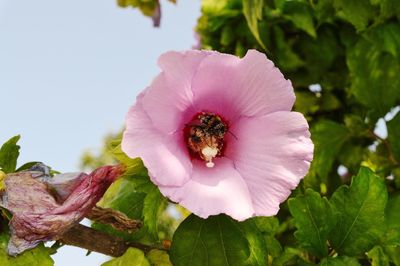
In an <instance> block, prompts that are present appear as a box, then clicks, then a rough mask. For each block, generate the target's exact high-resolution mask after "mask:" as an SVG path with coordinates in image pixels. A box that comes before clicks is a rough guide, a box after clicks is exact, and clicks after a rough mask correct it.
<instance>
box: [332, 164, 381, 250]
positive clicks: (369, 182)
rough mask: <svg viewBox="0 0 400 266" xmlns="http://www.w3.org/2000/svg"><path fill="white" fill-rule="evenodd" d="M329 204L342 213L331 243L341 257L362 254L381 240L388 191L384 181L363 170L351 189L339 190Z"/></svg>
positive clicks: (353, 181)
mask: <svg viewBox="0 0 400 266" xmlns="http://www.w3.org/2000/svg"><path fill="white" fill-rule="evenodd" d="M330 201H331V203H332V205H333V206H334V207H335V208H336V210H339V220H338V224H337V225H336V226H335V227H334V230H333V231H332V232H331V239H332V246H333V247H334V248H335V250H337V251H338V252H339V253H340V254H344V255H349V256H355V255H359V254H363V253H365V252H367V251H368V250H369V249H371V248H372V247H373V245H374V243H376V241H377V240H379V238H380V237H382V235H383V233H384V232H385V223H384V221H385V220H384V215H385V207H386V202H387V191H386V186H385V183H384V182H383V180H382V178H381V177H379V176H377V175H375V174H373V173H372V172H371V170H369V169H367V168H361V169H360V172H359V173H358V175H357V176H356V177H355V178H353V180H352V183H351V186H350V187H347V186H342V187H340V188H339V189H338V190H337V191H336V192H335V193H334V194H333V195H332V198H331V200H330Z"/></svg>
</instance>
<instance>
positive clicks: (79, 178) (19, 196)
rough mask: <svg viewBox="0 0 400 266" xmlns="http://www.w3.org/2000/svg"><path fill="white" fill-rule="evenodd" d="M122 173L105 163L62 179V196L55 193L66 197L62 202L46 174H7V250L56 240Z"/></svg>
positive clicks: (11, 251)
mask: <svg viewBox="0 0 400 266" xmlns="http://www.w3.org/2000/svg"><path fill="white" fill-rule="evenodd" d="M122 172H123V169H122V168H121V167H120V166H104V167H101V168H98V169H96V170H95V171H93V172H92V173H91V174H90V175H86V174H83V173H77V174H75V175H74V177H75V178H73V176H69V177H70V178H68V179H64V178H62V179H63V180H64V181H66V183H65V184H63V183H62V182H58V181H57V182H56V183H57V186H56V187H57V188H58V189H60V191H62V196H61V195H55V196H56V197H57V198H62V197H64V196H67V199H66V200H65V201H63V202H58V201H56V199H55V197H54V194H57V191H58V190H54V188H55V187H52V185H50V184H52V182H51V180H50V179H52V178H51V177H49V176H46V175H44V173H42V175H40V172H38V171H26V172H19V173H15V174H10V175H8V176H7V178H6V180H5V185H6V190H5V194H4V195H3V196H2V198H1V199H0V206H2V207H4V208H6V209H8V210H9V211H10V212H11V213H12V214H13V216H12V219H11V222H10V227H11V238H10V241H9V243H8V253H9V254H10V255H17V254H19V253H21V252H23V251H24V250H26V249H30V248H33V247H35V246H36V245H37V244H38V243H40V242H43V241H48V240H54V239H56V238H57V236H59V235H61V234H62V233H64V232H65V231H66V230H68V229H69V228H70V227H71V226H73V225H74V224H75V223H78V222H79V221H80V220H81V219H82V218H83V217H84V216H85V214H86V213H87V212H89V211H90V210H91V209H92V208H93V206H94V205H95V204H96V203H97V201H98V200H99V199H100V198H101V197H102V196H103V194H104V192H105V191H106V189H107V188H108V187H109V186H110V185H111V183H112V182H113V181H114V180H115V179H116V178H117V177H118V176H120V175H121V174H122ZM54 179H56V180H57V179H59V177H57V176H56V177H54ZM75 181H76V182H75ZM53 184H54V183H53ZM71 184H73V187H75V188H74V189H71V188H72V187H71ZM67 191H69V192H67ZM66 193H69V194H68V195H67V194H66Z"/></svg>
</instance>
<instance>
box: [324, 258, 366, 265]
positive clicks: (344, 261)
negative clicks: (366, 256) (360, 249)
mask: <svg viewBox="0 0 400 266" xmlns="http://www.w3.org/2000/svg"><path fill="white" fill-rule="evenodd" d="M319 265H320V266H359V265H361V264H360V263H359V262H358V260H357V259H356V258H350V257H346V256H339V257H336V258H325V259H323V260H322V261H321V263H320V264H319Z"/></svg>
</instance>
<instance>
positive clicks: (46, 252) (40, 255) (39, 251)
mask: <svg viewBox="0 0 400 266" xmlns="http://www.w3.org/2000/svg"><path fill="white" fill-rule="evenodd" d="M8 240H9V234H8V229H7V225H6V223H5V222H4V221H2V218H1V216H0V265H1V266H28V265H29V266H52V265H54V261H53V259H52V258H51V257H50V255H51V254H52V250H51V249H50V248H46V247H44V245H43V244H41V245H39V246H37V247H36V248H34V249H30V250H27V251H25V252H24V253H22V254H21V255H18V256H17V257H11V256H8V255H7V252H6V248H7V243H8Z"/></svg>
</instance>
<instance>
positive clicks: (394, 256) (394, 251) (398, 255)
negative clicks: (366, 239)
mask: <svg viewBox="0 0 400 266" xmlns="http://www.w3.org/2000/svg"><path fill="white" fill-rule="evenodd" d="M383 249H384V250H385V253H386V254H387V255H388V257H389V259H390V261H391V262H393V263H394V265H396V266H400V246H399V247H396V246H384V247H383Z"/></svg>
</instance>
